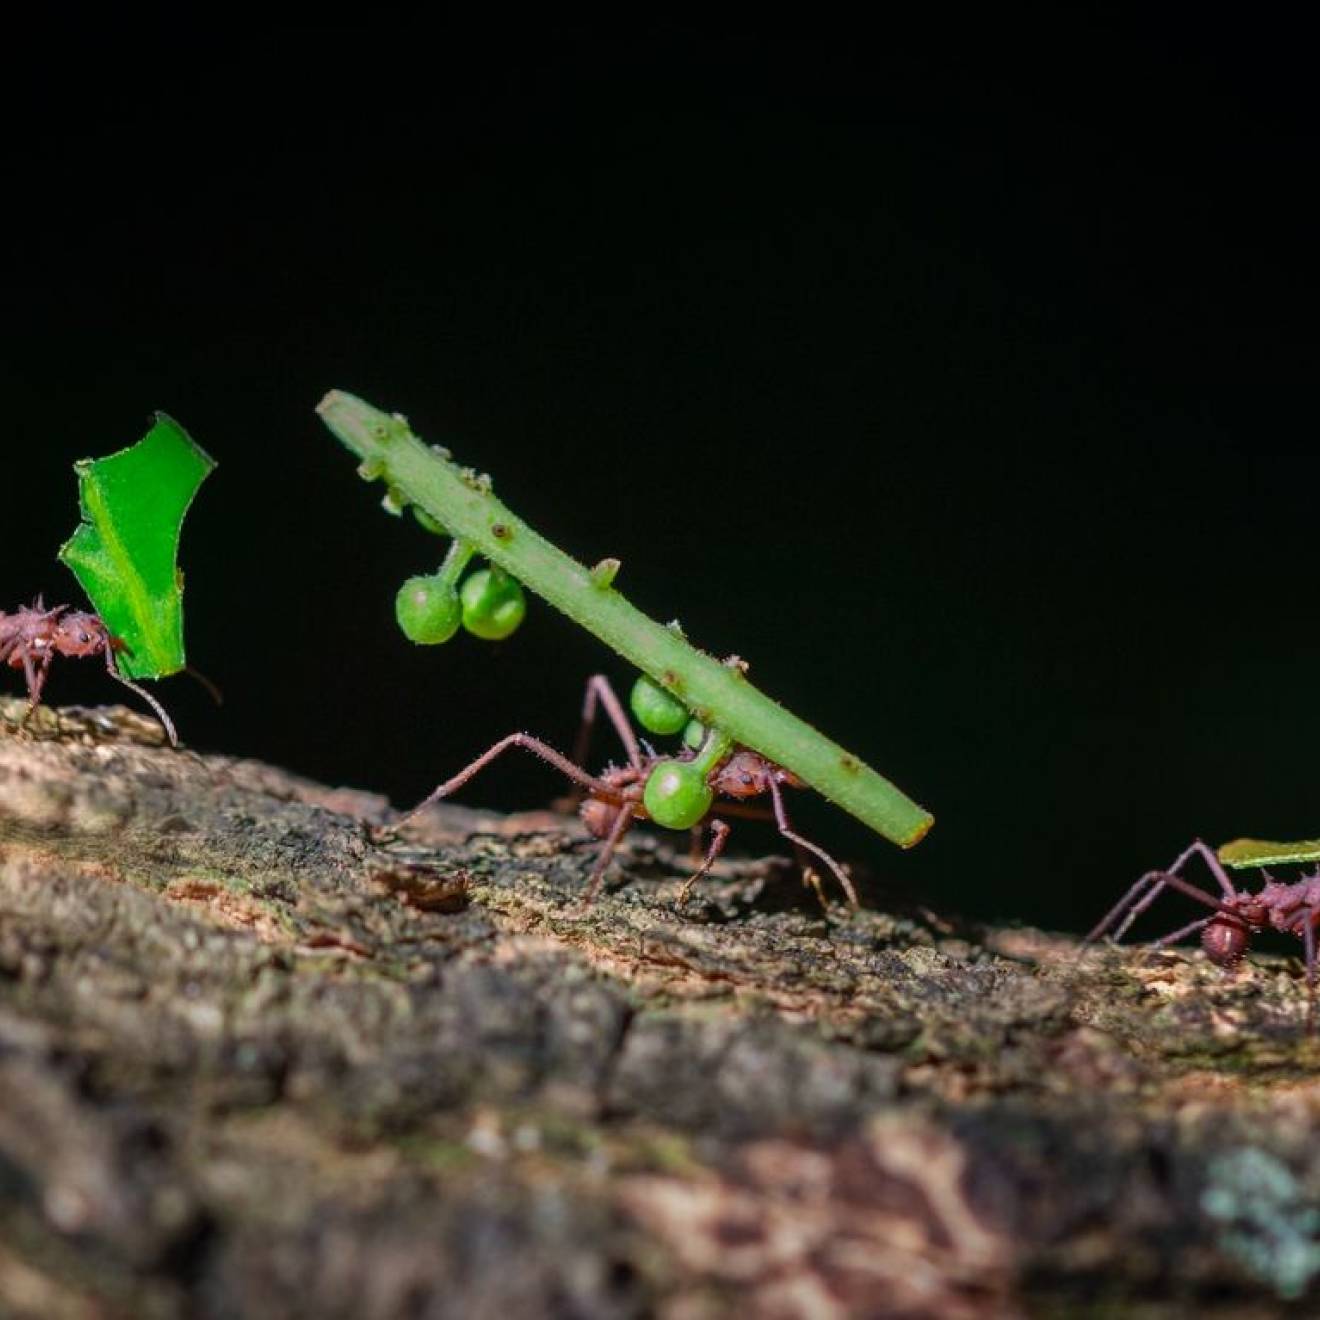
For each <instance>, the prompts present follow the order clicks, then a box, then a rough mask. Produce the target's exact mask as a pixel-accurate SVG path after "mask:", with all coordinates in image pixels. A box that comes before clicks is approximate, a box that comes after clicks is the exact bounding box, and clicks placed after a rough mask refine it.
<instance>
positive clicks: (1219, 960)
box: [1201, 917, 1251, 967]
mask: <svg viewBox="0 0 1320 1320" xmlns="http://www.w3.org/2000/svg"><path fill="white" fill-rule="evenodd" d="M1250 943H1251V935H1250V933H1249V932H1248V931H1247V929H1246V927H1245V926H1242V925H1239V924H1238V923H1237V922H1236V921H1232V920H1230V919H1229V918H1227V917H1220V918H1217V919H1216V920H1214V921H1211V922H1210V923H1209V924H1208V925H1207V926H1206V927H1205V929H1204V930H1202V932H1201V947H1202V948H1203V949H1204V950H1205V956H1206V957H1207V958H1209V959H1210V961H1211V962H1212V963H1214V964H1215V965H1216V966H1218V967H1232V966H1234V965H1235V964H1237V963H1239V962H1241V960H1242V957H1243V955H1244V954H1245V953H1246V951H1247V945H1248V944H1250Z"/></svg>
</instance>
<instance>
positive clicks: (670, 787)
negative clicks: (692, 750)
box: [642, 761, 715, 830]
mask: <svg viewBox="0 0 1320 1320" xmlns="http://www.w3.org/2000/svg"><path fill="white" fill-rule="evenodd" d="M714 801H715V793H714V791H713V790H712V789H711V787H710V785H709V784H708V783H706V776H705V775H704V774H703V773H702V772H701V771H700V770H698V769H697V767H696V766H694V765H693V764H692V762H691V761H658V762H656V765H655V767H654V768H653V769H652V771H651V773H650V774H649V775H648V776H647V778H646V788H645V790H644V791H643V793H642V802H643V804H644V805H645V807H646V814H647V815H648V816H650V818H651V819H652V820H653V821H655V823H656V824H657V825H663V826H664V827H665V828H666V829H669V830H686V829H691V828H692V826H693V825H695V824H696V823H697V822H698V821H699V820H701V818H702V817H703V816H704V815H705V814H706V813H707V812H708V811H709V810H710V808H711V804H712V803H713V802H714Z"/></svg>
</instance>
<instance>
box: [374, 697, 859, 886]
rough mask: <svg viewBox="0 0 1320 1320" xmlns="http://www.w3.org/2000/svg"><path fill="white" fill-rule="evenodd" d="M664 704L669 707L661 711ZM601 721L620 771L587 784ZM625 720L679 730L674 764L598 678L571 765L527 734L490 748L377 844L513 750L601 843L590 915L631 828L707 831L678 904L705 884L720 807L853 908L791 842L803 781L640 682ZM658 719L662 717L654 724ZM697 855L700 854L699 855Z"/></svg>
mask: <svg viewBox="0 0 1320 1320" xmlns="http://www.w3.org/2000/svg"><path fill="white" fill-rule="evenodd" d="M666 703H667V704H666ZM598 706H599V707H604V710H605V714H606V716H607V717H608V718H609V721H610V723H611V724H612V725H613V726H614V730H615V732H616V733H617V734H618V737H619V741H620V742H621V743H622V744H623V749H624V753H625V755H626V757H627V762H626V764H624V765H609V766H607V767H606V768H605V769H604V770H603V771H602V772H601V773H600V774H599V775H593V774H590V773H589V772H588V771H586V770H584V769H583V768H582V766H581V765H580V764H579V762H580V761H581V760H583V759H585V753H586V748H587V743H588V740H589V738H590V734H591V729H592V726H593V724H594V722H595V718H596V712H597V707H598ZM632 709H633V713H634V714H635V715H636V716H637V717H638V720H639V721H640V722H641V723H642V724H643V725H644V727H645V728H647V730H648V731H650V732H658V733H676V732H678V731H679V730H680V729H683V728H684V725H686V726H687V728H686V731H685V738H684V745H683V748H682V750H681V751H679V752H678V753H677V754H675V755H673V756H661V755H659V754H658V753H657V752H656V751H655V750H654V749H653V748H651V747H650V745H649V744H646V743H644V742H640V741H639V740H638V738H637V735H636V734H635V733H634V731H633V728H632V725H631V723H630V722H629V720H628V717H627V715H626V714H625V713H624V709H623V706H622V704H621V703H620V701H619V698H618V697H617V696H616V694H615V692H614V689H613V687H611V686H610V682H609V679H607V678H606V677H605V676H604V675H603V674H596V675H594V676H593V677H592V678H590V679H589V680H588V681H587V689H586V698H585V701H584V703H583V710H582V729H581V732H580V734H579V737H578V742H577V753H576V757H575V759H573V760H570V759H569V758H568V757H566V756H564V755H562V754H561V753H560V752H557V751H556V750H555V749H554V748H553V747H551V746H550V745H549V744H548V743H545V742H542V741H541V739H539V738H534V737H532V736H531V735H530V734H527V733H511V734H509V735H508V736H507V737H505V738H501V739H500V741H499V742H497V743H496V744H495V745H494V746H493V747H490V748H488V749H487V750H486V751H484V752H483V753H482V754H481V755H480V756H478V757H477V759H476V760H475V761H473V762H472V763H471V764H470V765H468V766H465V767H464V768H463V769H462V770H460V771H459V772H458V773H457V774H456V775H453V776H452V777H451V778H449V779H446V780H445V781H444V782H443V783H442V784H439V785H438V786H437V787H436V788H435V789H434V790H433V791H432V792H431V793H430V794H429V795H428V796H427V797H425V798H424V799H423V800H422V801H421V802H419V803H418V804H417V806H415V807H414V808H413V809H412V810H411V811H409V812H407V813H405V814H404V815H403V816H401V817H400V818H399V819H398V820H397V821H395V822H393V823H392V824H391V825H389V826H387V827H386V828H385V829H384V830H383V831H381V833H382V834H384V835H390V834H393V833H394V832H395V831H397V830H398V829H400V828H401V827H402V826H403V825H404V824H406V823H407V822H408V821H409V820H411V819H412V818H413V817H414V816H416V815H417V814H418V813H419V812H421V811H424V810H425V809H426V808H427V807H429V806H430V805H431V804H432V803H433V802H438V801H440V799H442V798H447V797H449V796H450V795H451V794H453V793H455V792H457V791H458V790H459V789H460V788H462V787H463V785H464V784H466V783H467V782H468V780H470V779H472V778H473V777H474V776H475V775H476V774H478V773H479V772H480V771H481V770H483V769H484V768H485V767H486V766H488V765H489V764H490V763H491V762H492V761H494V760H495V759H496V758H497V757H499V756H502V755H503V754H504V753H505V752H506V751H508V750H509V749H510V748H511V747H521V748H523V749H524V750H525V751H529V752H531V753H532V754H533V755H535V756H539V757H540V758H541V759H542V760H543V761H546V762H548V763H549V764H550V765H552V766H554V768H555V769H556V770H558V771H559V772H560V774H562V775H564V776H565V777H566V778H568V779H570V780H572V782H573V783H574V784H575V785H576V786H577V787H578V789H579V790H581V792H582V798H581V801H580V804H579V808H578V809H579V814H580V815H581V817H582V820H583V822H584V823H585V825H586V827H587V830H588V831H589V833H590V834H592V835H593V836H594V837H595V838H597V839H599V840H600V841H601V847H600V852H599V854H598V856H597V858H596V862H595V865H594V866H593V867H592V869H591V874H590V876H589V877H588V880H587V888H586V891H585V893H584V895H583V898H582V906H583V907H587V906H589V905H590V904H591V903H592V902H593V901H594V899H595V897H596V895H597V893H598V892H599V890H600V886H601V882H602V880H603V879H604V877H605V871H606V868H607V867H608V866H609V864H610V859H611V858H612V857H613V856H614V853H615V850H616V849H617V848H618V846H619V842H620V841H621V840H622V838H623V836H624V835H625V834H626V833H627V832H628V830H629V829H630V828H631V827H632V826H633V824H635V823H636V822H637V821H639V820H649V821H653V822H654V823H655V824H657V825H661V826H664V827H666V828H668V829H675V830H693V831H694V832H695V837H696V838H697V839H699V838H700V831H701V830H702V827H703V826H705V825H709V827H710V843H709V846H708V847H707V848H706V850H705V854H704V856H702V857H701V862H700V865H699V866H698V867H697V869H696V871H694V872H693V874H692V875H691V876H689V877H688V879H687V881H686V882H685V883H684V885H683V888H682V890H681V892H680V894H679V902H680V903H682V902H683V901H684V900H685V899H686V898H687V895H688V893H689V892H690V891H691V889H692V886H693V885H694V884H695V883H696V882H697V881H698V880H700V879H701V877H702V876H704V875H706V874H707V873H708V872H709V871H710V869H711V867H712V866H713V865H714V864H715V861H716V859H717V858H718V857H719V855H720V854H721V853H722V852H723V851H724V845H725V843H726V842H727V840H728V837H729V827H728V825H727V824H725V822H724V821H723V820H721V819H719V818H718V817H717V816H716V815H715V814H714V812H715V810H716V799H717V798H725V799H731V800H730V801H726V802H723V803H721V804H720V806H719V811H720V814H721V815H728V816H740V817H760V818H767V817H768V818H769V819H772V820H773V821H774V823H775V826H776V828H777V829H778V830H779V833H780V834H781V835H782V836H783V837H784V838H785V839H787V840H789V842H790V843H792V844H793V845H794V846H795V847H796V848H800V849H803V850H805V851H806V852H809V853H811V854H813V855H814V856H815V857H818V858H819V859H820V860H821V861H822V862H824V864H825V865H826V866H827V867H829V869H830V871H831V872H832V873H833V875H834V876H835V878H836V879H837V880H838V882H839V884H840V885H842V887H843V891H844V893H845V894H846V895H847V896H848V902H849V903H850V904H851V905H852V906H853V907H857V906H858V902H857V891H856V890H855V889H854V887H853V883H852V880H851V879H850V878H849V876H848V873H847V871H846V870H844V868H843V867H842V866H840V865H839V863H838V862H836V861H835V860H834V858H832V857H831V856H830V855H829V854H828V853H827V852H826V851H825V850H824V849H823V848H820V847H819V846H817V845H816V844H814V843H811V842H810V841H809V840H807V839H804V838H803V837H802V836H801V835H800V834H797V833H795V832H794V830H793V828H792V826H791V824H790V823H789V819H788V814H787V812H786V811H785V809H784V797H783V792H782V789H783V788H784V787H790V788H801V787H803V784H802V781H801V780H800V779H799V778H798V777H797V776H796V775H795V774H793V773H792V771H790V770H787V769H785V768H784V767H783V766H780V765H776V764H775V763H774V762H773V761H771V760H768V759H767V758H766V757H764V756H762V755H761V754H760V753H759V752H754V751H752V750H751V748H749V747H741V746H739V745H738V744H736V743H734V742H733V741H732V740H731V739H730V738H728V737H726V736H725V735H724V734H721V733H720V732H719V731H718V730H715V729H705V728H702V727H701V726H699V725H697V724H696V723H695V721H689V719H688V714H687V711H686V710H684V709H683V708H682V706H680V705H679V703H678V702H677V701H676V700H675V699H674V698H673V697H671V696H669V694H668V693H666V692H664V691H663V690H662V689H660V688H658V687H656V685H654V684H652V683H651V682H650V680H649V679H645V678H642V679H639V680H638V684H637V686H636V687H634V689H633V694H632ZM661 711H663V712H664V715H663V717H662V715H661ZM766 794H768V795H769V797H770V804H771V807H770V811H769V812H766V811H764V810H763V809H758V808H756V807H753V806H750V805H749V803H748V799H750V798H756V797H761V796H764V795H766ZM697 851H698V852H700V847H699V846H698V849H697Z"/></svg>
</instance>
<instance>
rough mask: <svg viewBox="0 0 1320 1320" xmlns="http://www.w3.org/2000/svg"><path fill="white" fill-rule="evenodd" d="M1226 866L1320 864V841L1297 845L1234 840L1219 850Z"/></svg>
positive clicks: (1314, 840) (1298, 843) (1304, 840)
mask: <svg viewBox="0 0 1320 1320" xmlns="http://www.w3.org/2000/svg"><path fill="white" fill-rule="evenodd" d="M1219 860H1220V861H1221V862H1223V863H1224V865H1225V866H1232V867H1234V868H1242V867H1248V866H1287V865H1290V864H1291V863H1294V862H1320V839H1301V840H1299V841H1298V842H1296V843H1270V842H1269V841H1268V840H1265V839H1234V840H1233V842H1232V843H1226V844H1224V846H1223V847H1222V848H1220V850H1219Z"/></svg>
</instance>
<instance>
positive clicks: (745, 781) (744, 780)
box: [738, 775, 752, 784]
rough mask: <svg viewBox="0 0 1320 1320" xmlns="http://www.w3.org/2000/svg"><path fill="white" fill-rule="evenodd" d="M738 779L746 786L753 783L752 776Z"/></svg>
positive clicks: (741, 776)
mask: <svg viewBox="0 0 1320 1320" xmlns="http://www.w3.org/2000/svg"><path fill="white" fill-rule="evenodd" d="M738 778H739V779H741V780H742V781H743V783H744V784H750V783H751V782H752V777H751V775H739V776H738Z"/></svg>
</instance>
